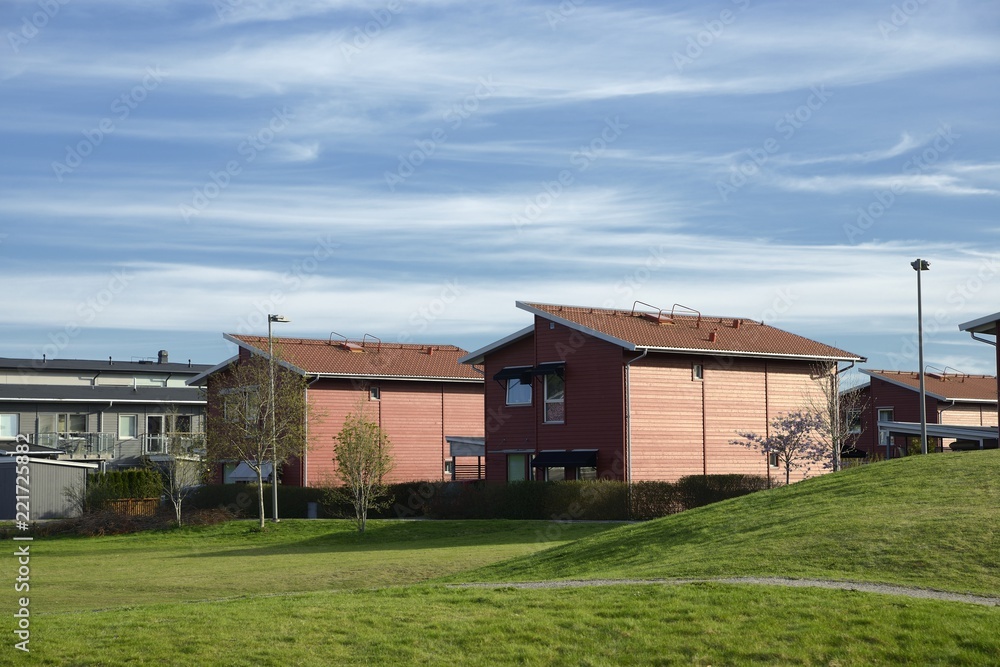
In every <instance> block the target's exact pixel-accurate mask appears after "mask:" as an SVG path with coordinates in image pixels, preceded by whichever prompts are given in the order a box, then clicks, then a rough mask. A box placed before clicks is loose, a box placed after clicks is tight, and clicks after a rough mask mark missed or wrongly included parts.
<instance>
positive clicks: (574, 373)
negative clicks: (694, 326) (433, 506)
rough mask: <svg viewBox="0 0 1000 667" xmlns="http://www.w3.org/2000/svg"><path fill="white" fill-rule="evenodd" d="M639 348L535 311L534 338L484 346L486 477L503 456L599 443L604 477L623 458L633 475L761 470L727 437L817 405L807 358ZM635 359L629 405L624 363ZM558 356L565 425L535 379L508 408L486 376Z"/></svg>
mask: <svg viewBox="0 0 1000 667" xmlns="http://www.w3.org/2000/svg"><path fill="white" fill-rule="evenodd" d="M640 354H641V353H636V352H628V351H625V350H623V349H622V347H620V346H618V345H614V344H612V343H608V342H605V341H603V340H601V339H599V338H596V337H593V336H590V335H586V334H583V333H580V332H578V331H576V330H574V329H570V328H568V327H565V326H563V325H561V324H558V323H550V322H549V321H548V320H545V319H544V318H540V317H536V321H535V330H534V334H533V335H529V336H528V337H526V338H524V339H522V340H520V341H517V342H515V343H512V344H510V345H508V346H506V347H502V348H499V349H497V350H495V351H492V352H490V353H488V354H487V355H486V357H485V367H486V392H485V402H486V412H487V418H486V421H487V423H486V451H487V479H489V480H492V481H505V480H507V478H508V471H507V456H508V455H509V454H512V453H517V452H525V453H529V454H532V455H533V454H535V453H537V452H542V451H546V450H572V449H596V450H597V451H598V458H597V462H598V475H599V476H601V477H605V478H611V479H625V477H626V470H627V469H628V468H629V461H628V459H630V464H631V471H632V479H633V480H635V481H640V480H676V479H678V478H680V477H683V476H685V475H696V474H724V473H752V474H760V475H767V474H768V472H769V470H768V468H767V462H766V460H765V459H764V457H763V456H761V455H760V454H759V453H758V452H755V451H753V450H750V449H747V448H744V447H740V446H739V445H733V444H731V441H732V440H733V439H735V438H737V437H738V436H737V431H755V432H757V433H764V432H766V430H767V428H768V422H769V420H770V419H772V418H773V417H775V416H777V415H779V414H781V413H784V412H789V411H793V410H806V409H809V407H810V404H811V403H816V404H820V403H821V399H822V390H821V388H820V386H819V384H818V383H817V381H816V380H815V379H814V378H813V377H812V375H811V369H812V365H813V364H812V362H808V361H801V362H800V361H782V360H762V359H746V358H743V359H739V358H735V359H734V358H722V357H703V356H699V355H685V354H662V353H655V352H653V353H650V354H649V355H647V356H646V357H643V358H641V359H640V358H639V356H640ZM633 360H635V361H634V362H633V363H632V364H631V365H630V366H629V371H628V372H629V380H628V383H629V394H630V398H629V401H628V402H629V404H628V405H626V396H625V367H626V365H627V364H628V363H629V362H630V361H633ZM557 361H565V364H566V366H565V392H566V393H565V422H564V423H562V424H547V423H545V421H544V404H543V400H542V396H543V394H542V391H543V385H542V383H543V379H542V376H538V377H536V378H535V380H534V382H533V396H532V405H531V406H530V407H528V406H524V407H520V406H507V405H506V385H505V383H501V382H497V381H494V380H493V379H492V378H493V376H494V375H495V374H496V373H498V372H499V371H501V370H502V369H504V368H509V367H515V366H535V365H537V364H542V363H546V362H557ZM696 363H697V364H700V365H701V366H702V368H703V379H701V380H697V379H694V376H693V366H694V364H696ZM626 413H628V414H629V418H630V422H631V423H630V424H629V425H628V427H626V418H625V416H626ZM626 428H628V430H629V433H628V434H627V433H626ZM626 438H628V439H629V442H630V447H629V448H628V449H627V448H626ZM629 450H631V451H630V452H629ZM770 472H771V473H772V474H773V475H777V474H778V471H777V470H776V469H773V468H772V469H771V470H770ZM818 472H819V468H818V467H817V468H815V469H814V470H812V471H808V474H816V473H818ZM806 473H807V471H804V470H803V471H798V472H797V473H793V476H794V477H795V478H796V479H801V478H802V477H803V476H804V475H805V474H806Z"/></svg>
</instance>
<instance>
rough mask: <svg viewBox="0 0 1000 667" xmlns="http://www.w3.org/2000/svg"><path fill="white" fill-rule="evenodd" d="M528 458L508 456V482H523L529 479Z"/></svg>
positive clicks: (515, 455)
mask: <svg viewBox="0 0 1000 667" xmlns="http://www.w3.org/2000/svg"><path fill="white" fill-rule="evenodd" d="M527 471H528V457H527V455H526V454H508V455H507V481H508V482H523V481H525V480H526V479H528V474H527Z"/></svg>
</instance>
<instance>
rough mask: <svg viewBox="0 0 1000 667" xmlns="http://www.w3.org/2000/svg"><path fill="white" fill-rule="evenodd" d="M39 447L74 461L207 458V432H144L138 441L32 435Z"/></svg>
mask: <svg viewBox="0 0 1000 667" xmlns="http://www.w3.org/2000/svg"><path fill="white" fill-rule="evenodd" d="M29 441H31V442H32V443H33V444H36V445H42V446H45V447H52V448H54V449H59V450H62V451H63V452H64V453H65V454H66V455H68V456H70V457H73V458H104V459H111V460H115V459H119V458H123V457H124V458H130V457H135V456H149V455H151V454H152V455H156V454H160V455H162V454H167V453H169V454H171V455H181V456H196V457H203V456H204V455H205V434H204V433H169V434H165V435H164V434H161V435H153V434H149V433H143V434H141V435H139V436H136V437H134V438H122V439H119V438H118V434H117V433H39V434H38V435H37V436H29Z"/></svg>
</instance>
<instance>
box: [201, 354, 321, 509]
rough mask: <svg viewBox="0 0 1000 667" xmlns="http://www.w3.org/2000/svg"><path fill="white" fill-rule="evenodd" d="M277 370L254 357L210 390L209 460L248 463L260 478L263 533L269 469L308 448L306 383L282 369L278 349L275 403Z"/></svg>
mask: <svg viewBox="0 0 1000 667" xmlns="http://www.w3.org/2000/svg"><path fill="white" fill-rule="evenodd" d="M271 371H272V367H271V366H270V364H269V362H268V360H267V359H266V358H264V357H261V356H257V355H252V356H250V357H249V358H244V359H240V360H239V361H238V362H237V363H235V364H233V365H232V366H230V367H229V368H228V369H227V370H226V371H224V372H222V373H220V374H219V375H218V376H217V377H213V378H211V379H210V381H209V386H208V405H209V410H208V427H207V447H208V453H209V458H210V459H211V460H212V461H216V462H219V461H226V460H229V461H232V460H236V461H245V462H246V463H247V465H249V466H250V468H251V469H252V470H253V471H254V472H255V473H257V501H258V502H257V505H258V509H259V511H260V527H261V528H263V527H264V487H263V484H264V475H263V469H264V466H265V465H266V464H269V463H271V462H273V461H277V462H278V463H279V464H280V462H281V461H284V460H285V459H287V458H288V457H289V456H292V455H300V454H301V453H302V452H303V451H304V450H305V447H306V412H307V409H306V380H305V378H304V377H302V376H301V375H299V374H298V373H294V372H292V371H290V370H288V369H286V368H284V367H283V366H281V365H280V357H279V355H278V353H277V350H276V353H275V366H274V400H273V401H272V400H271V396H270V386H271ZM272 429H273V430H272ZM272 442H273V446H272ZM277 477H278V471H277V470H273V471H272V473H271V482H272V483H273V484H276V483H277V481H278V480H277Z"/></svg>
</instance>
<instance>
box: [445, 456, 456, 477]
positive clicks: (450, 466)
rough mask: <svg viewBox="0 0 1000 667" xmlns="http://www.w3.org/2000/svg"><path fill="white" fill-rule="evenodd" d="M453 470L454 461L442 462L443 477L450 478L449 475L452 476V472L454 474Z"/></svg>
mask: <svg viewBox="0 0 1000 667" xmlns="http://www.w3.org/2000/svg"><path fill="white" fill-rule="evenodd" d="M454 469H455V462H454V461H451V460H448V461H445V462H444V474H445V476H447V477H451V474H452V472H454Z"/></svg>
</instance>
